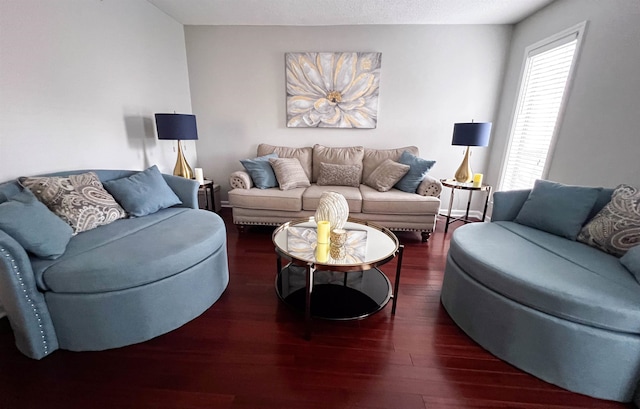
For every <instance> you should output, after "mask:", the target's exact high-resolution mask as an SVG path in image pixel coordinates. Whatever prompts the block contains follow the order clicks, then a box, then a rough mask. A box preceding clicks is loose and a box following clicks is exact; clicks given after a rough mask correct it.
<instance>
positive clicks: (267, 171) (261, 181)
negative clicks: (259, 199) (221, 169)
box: [240, 153, 278, 189]
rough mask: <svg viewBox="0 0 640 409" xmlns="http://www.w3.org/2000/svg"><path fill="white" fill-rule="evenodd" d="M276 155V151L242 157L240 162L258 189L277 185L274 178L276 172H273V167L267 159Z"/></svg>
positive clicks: (276, 180)
mask: <svg viewBox="0 0 640 409" xmlns="http://www.w3.org/2000/svg"><path fill="white" fill-rule="evenodd" d="M277 157H278V154H277V153H270V154H268V155H264V156H258V157H257V158H254V159H242V160H240V163H241V164H242V166H243V167H244V168H245V170H246V171H247V173H248V174H249V176H251V180H252V181H253V184H254V185H255V186H256V187H257V188H258V189H269V188H272V187H278V179H276V174H275V173H273V168H272V167H271V163H269V159H271V158H277Z"/></svg>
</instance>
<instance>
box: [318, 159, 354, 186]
mask: <svg viewBox="0 0 640 409" xmlns="http://www.w3.org/2000/svg"><path fill="white" fill-rule="evenodd" d="M361 174H362V166H361V165H336V164H334V163H325V162H321V163H320V174H319V175H318V185H320V186H352V187H359V186H360V175H361Z"/></svg>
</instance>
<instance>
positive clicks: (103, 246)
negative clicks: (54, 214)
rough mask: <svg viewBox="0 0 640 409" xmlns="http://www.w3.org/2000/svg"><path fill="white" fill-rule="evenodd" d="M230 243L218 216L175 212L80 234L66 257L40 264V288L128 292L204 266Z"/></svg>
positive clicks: (64, 291) (202, 212) (38, 268)
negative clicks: (216, 252) (212, 256)
mask: <svg viewBox="0 0 640 409" xmlns="http://www.w3.org/2000/svg"><path fill="white" fill-rule="evenodd" d="M186 226H188V228H186ZM225 240H226V231H225V226H224V222H223V221H222V219H221V218H220V217H219V216H218V215H216V214H215V213H213V212H208V211H205V210H195V209H184V208H183V209H177V208H171V209H165V210H161V211H159V212H157V213H154V214H152V215H149V216H145V217H141V218H136V219H128V220H119V221H116V222H114V223H112V224H110V225H108V226H103V227H101V228H99V229H94V230H90V231H87V232H84V233H82V234H80V235H78V236H75V237H73V238H72V239H71V241H70V242H69V246H68V247H67V252H65V254H64V255H63V256H62V257H60V258H59V259H57V260H54V261H49V263H42V262H40V263H38V264H37V265H36V270H35V271H36V275H37V276H38V275H39V276H40V279H39V282H40V284H41V285H42V286H44V287H45V288H47V289H49V290H51V291H53V292H56V293H79V294H82V293H104V292H108V291H118V290H125V289H128V288H133V287H137V286H141V285H145V284H149V283H152V282H156V281H159V280H162V279H164V278H167V277H170V276H172V275H174V274H178V273H179V272H181V271H184V270H186V269H188V268H190V267H192V266H194V265H196V264H198V263H200V262H201V261H203V260H205V259H206V258H207V257H209V256H210V255H211V254H213V253H214V252H215V251H216V250H217V249H218V248H219V247H220V246H223V245H225V243H226V241H225ZM132 248H135V249H136V251H134V252H132V251H130V249H132ZM123 254H126V257H123Z"/></svg>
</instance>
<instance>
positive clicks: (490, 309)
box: [441, 189, 640, 403]
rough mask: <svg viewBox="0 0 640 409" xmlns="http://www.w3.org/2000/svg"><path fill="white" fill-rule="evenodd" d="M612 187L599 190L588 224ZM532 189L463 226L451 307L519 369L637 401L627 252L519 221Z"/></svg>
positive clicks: (637, 298) (639, 347) (638, 374)
mask: <svg viewBox="0 0 640 409" xmlns="http://www.w3.org/2000/svg"><path fill="white" fill-rule="evenodd" d="M611 194H612V189H601V190H600V192H599V194H598V197H597V199H596V201H595V204H594V205H593V208H591V209H590V211H589V217H588V218H587V219H586V220H587V221H588V220H589V219H590V218H591V217H593V216H594V215H595V214H596V213H597V212H598V211H599V210H600V209H602V208H603V206H605V204H606V203H607V202H608V201H609V199H610V198H611ZM529 195H530V191H529V190H523V191H511V192H496V193H495V195H494V208H493V215H492V221H491V222H490V223H474V224H469V225H466V226H462V227H460V228H458V229H457V230H456V231H455V232H454V234H453V236H452V238H451V246H450V249H449V254H448V257H447V263H446V268H445V275H444V280H443V286H442V294H441V301H442V304H443V306H444V308H445V309H446V311H447V312H448V313H449V315H450V316H451V317H452V318H453V320H454V321H455V322H456V324H457V325H458V326H459V327H460V328H461V329H462V330H464V332H466V333H467V334H468V335H469V336H470V337H471V338H473V339H474V340H475V341H476V342H478V343H479V344H480V345H481V346H482V347H484V348H485V349H487V350H488V351H490V352H491V353H493V354H494V355H496V356H497V357H499V358H501V359H503V360H505V361H507V362H509V363H511V364H513V365H514V366H516V367H518V368H520V369H522V370H524V371H526V372H529V373H531V374H533V375H535V376H537V377H538V378H541V379H543V380H545V381H547V382H550V383H553V384H555V385H558V386H561V387H563V388H565V389H569V390H571V391H574V392H578V393H582V394H586V395H590V396H593V397H597V398H602V399H609V400H616V401H621V402H629V401H631V400H633V399H634V394H635V393H636V391H637V388H638V385H639V382H640V284H639V283H638V281H636V279H634V276H633V275H632V274H631V272H630V271H628V270H627V269H626V268H625V266H624V265H622V264H621V259H619V258H618V257H616V256H614V255H611V254H607V253H605V252H604V251H601V250H599V249H596V248H594V247H591V246H588V245H586V244H583V243H581V242H578V241H575V240H571V239H568V238H566V237H561V236H560V235H558V234H553V233H550V232H547V231H543V230H540V229H538V228H534V227H530V226H528V225H525V224H522V223H518V222H516V220H518V217H519V216H518V215H519V214H520V211H521V210H522V208H523V205H524V204H525V202H526V201H527V200H528V199H529ZM566 199H567V203H570V202H571V201H572V198H571V197H566ZM555 216H557V215H549V217H550V218H553V217H555ZM543 217H546V216H544V215H543ZM557 223H561V221H559V220H558V221H554V222H553V223H552V224H551V225H550V227H551V228H552V229H553V226H554V224H557ZM578 227H579V226H578ZM638 250H640V249H639V248H635V249H634V250H633V251H634V253H635V254H636V255H637V254H638ZM636 403H637V402H636Z"/></svg>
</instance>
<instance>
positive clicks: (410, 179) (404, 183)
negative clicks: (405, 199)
mask: <svg viewBox="0 0 640 409" xmlns="http://www.w3.org/2000/svg"><path fill="white" fill-rule="evenodd" d="M397 162H398V163H402V164H403V165H409V171H408V172H407V174H406V175H404V176H403V177H402V179H400V181H399V182H398V183H396V184H395V186H394V187H395V188H396V189H399V190H402V191H403V192H407V193H415V192H416V190H418V186H420V183H421V182H422V179H424V177H425V175H426V174H427V172H429V169H431V168H432V167H433V165H435V164H436V161H434V160H426V159H422V158H419V157H417V156H416V155H414V154H412V153H411V152H409V151H404V152H402V155H400V158H399V159H398V161H397Z"/></svg>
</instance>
